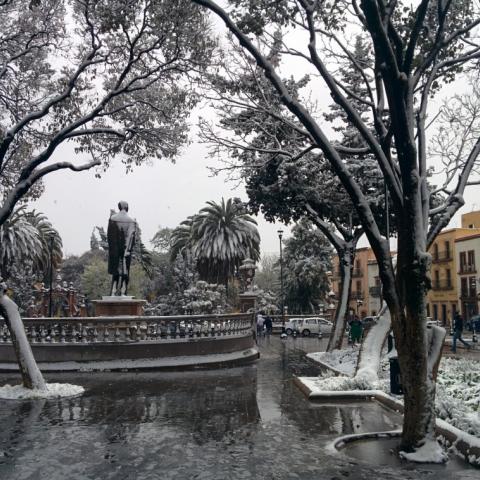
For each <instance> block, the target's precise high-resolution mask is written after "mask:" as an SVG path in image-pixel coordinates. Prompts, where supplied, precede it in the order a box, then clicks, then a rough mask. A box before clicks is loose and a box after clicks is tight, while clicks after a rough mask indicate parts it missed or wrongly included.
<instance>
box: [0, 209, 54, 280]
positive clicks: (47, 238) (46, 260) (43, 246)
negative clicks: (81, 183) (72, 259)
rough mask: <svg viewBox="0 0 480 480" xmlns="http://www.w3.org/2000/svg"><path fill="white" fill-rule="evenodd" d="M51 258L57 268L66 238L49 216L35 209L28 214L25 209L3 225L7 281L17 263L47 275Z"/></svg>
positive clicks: (0, 261)
mask: <svg viewBox="0 0 480 480" xmlns="http://www.w3.org/2000/svg"><path fill="white" fill-rule="evenodd" d="M50 249H52V251H51V252H50ZM51 253H52V255H51ZM50 256H52V259H53V264H54V267H57V266H58V264H59V263H60V261H61V259H62V239H61V238H60V235H59V233H58V232H57V230H55V228H53V226H52V224H51V223H50V222H49V221H48V219H47V218H46V217H45V215H43V214H41V213H39V212H35V210H32V211H27V209H26V206H22V207H20V208H17V209H16V210H15V211H14V212H13V213H12V215H11V216H10V217H9V219H8V220H7V221H6V222H5V223H4V224H3V225H1V226H0V270H1V275H2V277H3V278H7V277H8V276H9V270H10V269H11V267H12V265H13V264H14V263H21V262H29V263H31V265H32V267H33V269H34V270H36V271H37V272H45V271H47V270H48V268H49V267H50Z"/></svg>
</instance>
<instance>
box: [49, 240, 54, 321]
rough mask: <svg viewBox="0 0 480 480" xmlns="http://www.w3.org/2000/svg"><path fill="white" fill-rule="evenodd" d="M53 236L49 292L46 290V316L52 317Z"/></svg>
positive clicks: (51, 241)
mask: <svg viewBox="0 0 480 480" xmlns="http://www.w3.org/2000/svg"><path fill="white" fill-rule="evenodd" d="M53 240H54V238H53V235H50V272H49V273H50V275H49V277H50V278H49V290H48V316H49V317H52V316H53V297H52V286H53Z"/></svg>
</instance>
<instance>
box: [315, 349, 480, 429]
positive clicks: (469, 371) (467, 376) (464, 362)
mask: <svg viewBox="0 0 480 480" xmlns="http://www.w3.org/2000/svg"><path fill="white" fill-rule="evenodd" d="M308 356H309V357H310V358H312V359H313V360H316V361H320V362H321V363H324V364H327V365H329V366H330V365H331V366H332V367H333V368H334V369H335V370H337V371H340V372H342V373H343V375H339V376H335V374H334V373H333V372H329V373H325V374H324V375H322V376H321V377H318V378H316V379H315V380H314V381H313V386H314V387H315V389H318V390H321V391H341V390H373V389H378V390H382V391H384V392H385V393H388V394H389V395H391V394H390V380H389V363H388V358H387V357H386V355H384V356H383V360H382V362H381V368H380V369H381V371H380V372H379V381H378V382H375V383H374V384H371V383H369V382H366V381H364V380H358V379H354V378H353V373H354V371H355V364H356V359H357V356H358V348H347V349H345V350H337V351H334V352H331V353H327V352H318V353H310V354H308ZM309 380H310V381H311V380H313V379H309ZM310 385H312V382H310ZM391 396H394V395H391ZM395 398H397V399H398V400H401V399H402V397H401V396H395ZM435 407H436V415H437V417H438V418H441V419H443V420H445V421H446V422H447V423H448V424H450V425H452V426H454V427H456V428H458V429H460V430H462V431H464V432H467V433H469V434H471V435H474V436H476V437H478V438H480V361H477V360H472V359H471V358H469V359H457V358H448V357H445V358H442V360H441V362H440V368H439V371H438V377H437V394H436V404H435Z"/></svg>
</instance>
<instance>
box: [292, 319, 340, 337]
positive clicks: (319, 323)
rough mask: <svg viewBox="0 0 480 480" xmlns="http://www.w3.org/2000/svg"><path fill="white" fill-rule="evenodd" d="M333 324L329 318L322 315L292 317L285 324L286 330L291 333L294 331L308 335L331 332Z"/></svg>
mask: <svg viewBox="0 0 480 480" xmlns="http://www.w3.org/2000/svg"><path fill="white" fill-rule="evenodd" d="M332 327H333V324H332V322H330V321H329V320H326V319H325V318H321V317H309V318H292V319H291V320H290V321H289V322H288V324H286V325H285V332H286V333H287V335H291V334H292V333H293V332H294V331H296V332H297V333H299V334H301V335H303V336H304V337H308V336H310V335H323V334H324V333H325V334H329V333H330V332H331V331H332Z"/></svg>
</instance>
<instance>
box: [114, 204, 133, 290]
mask: <svg viewBox="0 0 480 480" xmlns="http://www.w3.org/2000/svg"><path fill="white" fill-rule="evenodd" d="M118 210H119V212H118V213H114V214H112V215H111V217H110V219H109V221H108V230H107V239H108V273H109V274H110V275H112V287H111V292H110V294H111V295H118V296H119V295H127V289H128V281H129V277H130V263H131V261H132V251H133V246H134V245H135V235H136V231H137V224H136V222H135V220H134V219H133V218H131V217H130V216H129V215H128V213H127V212H128V203H127V202H125V201H123V200H122V201H120V202H118Z"/></svg>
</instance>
